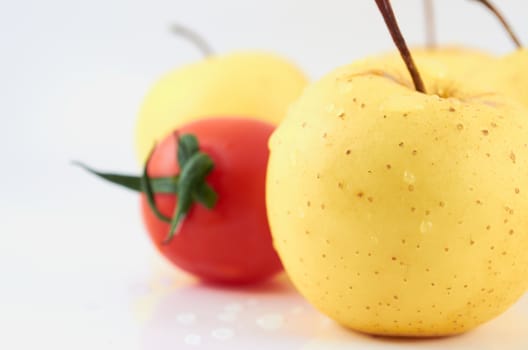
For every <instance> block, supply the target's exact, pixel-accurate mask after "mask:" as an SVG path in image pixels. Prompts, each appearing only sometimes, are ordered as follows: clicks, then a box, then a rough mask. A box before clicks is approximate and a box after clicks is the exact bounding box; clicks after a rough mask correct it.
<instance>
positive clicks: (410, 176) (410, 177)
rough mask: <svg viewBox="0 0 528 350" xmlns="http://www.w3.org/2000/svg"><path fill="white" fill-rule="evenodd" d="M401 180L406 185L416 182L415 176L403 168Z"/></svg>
mask: <svg viewBox="0 0 528 350" xmlns="http://www.w3.org/2000/svg"><path fill="white" fill-rule="evenodd" d="M403 181H404V182H405V183H406V184H408V185H412V184H414V183H415V182H416V177H415V176H414V174H413V173H411V172H410V171H408V170H405V171H404V172H403Z"/></svg>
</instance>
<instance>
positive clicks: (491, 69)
mask: <svg viewBox="0 0 528 350" xmlns="http://www.w3.org/2000/svg"><path fill="white" fill-rule="evenodd" d="M471 76H473V77H475V79H476V81H477V82H479V83H480V84H481V86H485V87H486V88H487V89H488V90H489V91H493V92H499V93H501V94H504V95H507V96H510V97H512V98H514V99H516V100H517V101H518V102H519V103H521V104H523V105H524V106H525V107H526V108H528V49H526V48H522V49H519V50H517V51H515V52H512V53H510V54H508V55H506V56H503V57H501V58H499V59H497V60H494V61H492V62H490V63H488V64H487V65H486V66H485V67H480V68H474V69H473V72H472V74H471Z"/></svg>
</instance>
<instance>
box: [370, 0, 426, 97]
mask: <svg viewBox="0 0 528 350" xmlns="http://www.w3.org/2000/svg"><path fill="white" fill-rule="evenodd" d="M375 1H376V5H378V8H379V10H380V12H381V15H382V16H383V19H384V20H385V24H386V25H387V28H388V29H389V33H390V35H391V37H392V40H393V41H394V44H395V45H396V47H397V48H398V51H400V55H401V57H402V59H403V61H404V62H405V65H406V66H407V69H408V70H409V74H410V75H411V78H412V80H413V83H414V88H415V89H416V91H418V92H422V93H425V86H424V83H423V80H422V77H421V76H420V72H418V69H417V68H416V65H415V64H414V60H413V58H412V55H411V52H410V51H409V47H408V46H407V43H406V42H405V38H404V37H403V35H402V33H401V30H400V27H399V26H398V21H397V20H396V17H395V16H394V11H393V10H392V5H391V2H390V0H375Z"/></svg>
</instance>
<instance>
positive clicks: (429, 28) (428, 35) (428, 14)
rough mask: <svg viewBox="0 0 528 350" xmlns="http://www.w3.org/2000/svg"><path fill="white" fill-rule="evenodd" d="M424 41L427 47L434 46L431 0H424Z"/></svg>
mask: <svg viewBox="0 0 528 350" xmlns="http://www.w3.org/2000/svg"><path fill="white" fill-rule="evenodd" d="M424 14H425V16H424V18H425V40H426V41H425V42H426V46H427V48H428V49H434V48H435V47H436V20H435V10H434V4H433V0H424Z"/></svg>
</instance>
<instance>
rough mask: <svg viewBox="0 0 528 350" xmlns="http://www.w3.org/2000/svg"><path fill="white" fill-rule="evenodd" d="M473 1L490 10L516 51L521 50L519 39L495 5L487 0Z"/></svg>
mask: <svg viewBox="0 0 528 350" xmlns="http://www.w3.org/2000/svg"><path fill="white" fill-rule="evenodd" d="M473 1H476V2H478V3H480V4H482V5H484V7H486V8H487V9H488V10H490V11H491V13H493V14H494V15H495V17H496V18H497V19H498V20H499V21H500V22H501V24H502V26H503V27H504V29H506V31H507V32H508V34H509V36H510V38H511V40H512V41H513V43H514V44H515V46H516V47H517V48H518V49H521V48H522V43H521V40H520V39H519V37H518V36H517V34H515V32H514V31H513V28H512V26H511V25H510V24H509V23H508V21H507V20H506V18H505V17H504V16H503V14H502V13H501V12H500V11H499V9H498V8H497V7H496V6H495V5H493V4H492V3H491V2H490V1H488V0H473Z"/></svg>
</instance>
